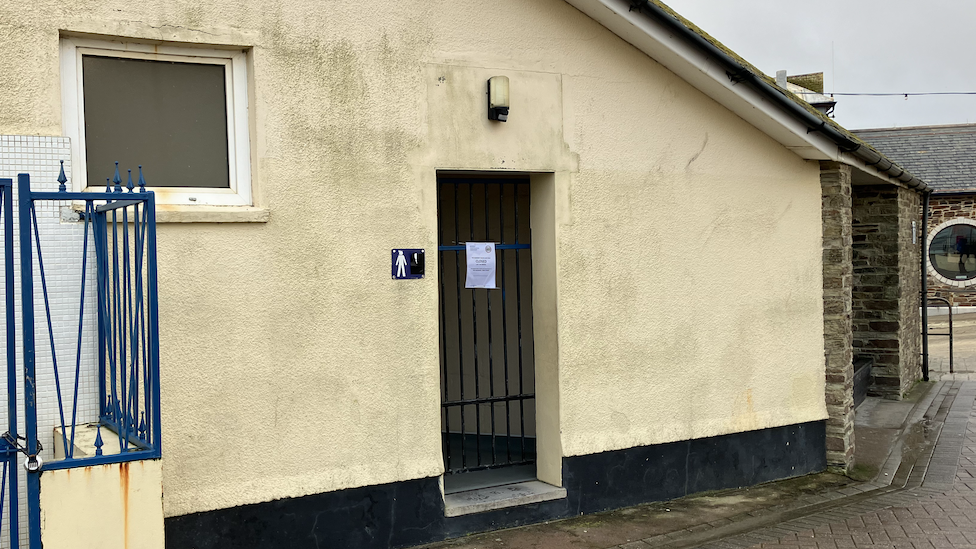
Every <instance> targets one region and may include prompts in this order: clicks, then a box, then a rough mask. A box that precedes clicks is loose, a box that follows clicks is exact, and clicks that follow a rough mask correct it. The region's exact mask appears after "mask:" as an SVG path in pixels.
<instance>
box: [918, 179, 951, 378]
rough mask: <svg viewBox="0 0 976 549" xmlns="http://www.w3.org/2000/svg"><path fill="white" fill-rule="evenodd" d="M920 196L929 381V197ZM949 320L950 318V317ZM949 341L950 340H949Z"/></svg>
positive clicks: (924, 348) (925, 369)
mask: <svg viewBox="0 0 976 549" xmlns="http://www.w3.org/2000/svg"><path fill="white" fill-rule="evenodd" d="M931 195H932V193H923V194H922V230H921V231H919V233H920V234H921V239H922V262H921V263H922V379H923V380H924V381H928V380H929V277H928V260H929V258H928V242H929V196H931ZM950 314H951V311H950ZM949 318H952V317H951V316H950V317H949ZM950 341H951V340H950Z"/></svg>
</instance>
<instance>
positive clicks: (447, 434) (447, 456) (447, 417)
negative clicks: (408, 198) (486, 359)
mask: <svg viewBox="0 0 976 549" xmlns="http://www.w3.org/2000/svg"><path fill="white" fill-rule="evenodd" d="M443 188H444V186H443V185H441V184H438V185H437V209H438V215H437V239H438V243H439V242H440V240H441V239H442V238H443V237H444V223H443V221H444V220H443V219H442V218H441V214H442V208H441V200H442V198H443V193H442V190H443ZM438 247H439V246H438ZM445 253H446V252H441V251H438V252H437V271H438V278H439V280H440V291H441V295H440V307H441V362H442V363H443V365H442V366H443V370H444V397H443V398H444V400H443V402H447V401H448V400H450V394H449V391H448V379H449V377H448V370H447V362H448V361H447V304H446V302H445V301H444V293H445V286H446V282H445V281H444V254H445ZM455 253H456V252H455ZM460 329H461V326H460V325H459V326H458V330H460ZM441 414H443V415H444V469H445V470H446V471H450V469H451V409H450V408H447V407H443V406H442V407H441Z"/></svg>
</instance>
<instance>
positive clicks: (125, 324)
mask: <svg viewBox="0 0 976 549" xmlns="http://www.w3.org/2000/svg"><path fill="white" fill-rule="evenodd" d="M129 261H130V257H129V208H128V207H124V208H122V317H121V320H120V323H119V342H120V344H121V346H122V354H121V357H122V361H121V362H120V363H119V366H120V367H121V368H122V380H123V381H122V405H123V406H124V407H125V408H123V410H122V421H121V422H120V426H122V431H124V433H125V436H124V437H123V439H124V442H125V445H124V446H122V450H123V451H125V450H126V449H127V448H128V446H129V435H130V434H131V431H132V417H131V415H130V414H131V412H132V372H131V371H130V369H131V368H132V364H131V361H130V353H131V351H132V346H131V345H130V343H131V341H130V339H131V337H132V285H131V284H130V283H129V275H130V269H129Z"/></svg>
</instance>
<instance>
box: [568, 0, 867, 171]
mask: <svg viewBox="0 0 976 549" xmlns="http://www.w3.org/2000/svg"><path fill="white" fill-rule="evenodd" d="M566 1H567V2H568V3H569V4H571V5H573V6H574V7H576V8H577V9H578V10H580V11H582V12H583V13H585V14H587V15H588V16H590V17H591V18H593V19H594V20H596V21H597V22H599V23H600V24H602V25H603V26H604V27H606V28H607V29H609V30H610V31H611V32H613V33H614V34H616V35H617V36H619V37H620V38H622V39H623V40H626V41H627V42H629V43H630V44H632V45H633V46H634V47H636V48H637V49H639V50H641V51H643V52H644V53H646V54H647V55H648V56H650V57H651V58H652V59H654V60H655V61H657V62H658V63H660V64H661V65H663V66H665V67H667V68H668V70H670V71H671V72H673V73H675V74H676V75H678V76H679V77H681V78H682V79H684V80H685V81H687V82H688V83H689V84H691V85H692V86H694V87H695V88H697V89H698V90H700V91H701V92H702V93H704V94H705V95H708V96H709V97H711V98H712V99H714V100H715V101H717V102H718V103H720V104H721V105H723V106H724V107H726V108H727V109H729V110H731V111H732V112H734V113H735V114H737V115H739V117H741V118H742V119H743V120H745V121H746V122H748V123H750V124H752V125H753V126H755V127H756V128H758V129H759V130H760V131H762V132H763V133H765V134H766V135H768V136H770V137H771V138H773V139H774V140H776V141H777V142H779V143H780V144H782V145H783V146H784V147H786V148H788V149H790V150H791V151H793V152H794V153H796V154H797V155H798V156H800V157H801V158H805V159H807V160H842V158H841V157H842V154H841V152H840V150H839V149H838V147H837V144H836V143H834V142H833V141H831V140H830V139H827V138H826V137H824V136H823V135H821V134H820V133H817V132H812V133H808V130H809V128H808V127H807V125H806V124H802V123H800V122H799V121H797V120H796V118H794V117H793V116H791V115H790V114H788V113H787V112H786V111H784V110H783V109H782V108H780V107H778V106H777V105H775V104H774V103H773V102H771V101H770V100H768V99H766V98H765V97H763V96H762V95H761V94H759V93H758V92H757V91H756V90H754V89H753V88H752V87H750V86H748V85H746V84H735V83H733V82H732V81H731V80H730V79H729V77H728V75H727V74H726V68H725V66H724V65H722V64H721V63H719V62H718V61H717V60H715V59H713V58H711V57H709V56H708V54H706V53H705V52H702V51H700V50H699V49H697V48H696V47H694V46H692V45H691V44H689V43H688V42H687V41H686V40H685V39H683V38H681V37H678V36H676V35H675V34H674V32H673V31H671V29H669V28H668V27H666V26H665V25H663V24H661V23H659V22H658V21H656V20H654V19H652V18H650V17H647V16H646V15H644V14H641V13H638V11H637V10H634V11H630V6H631V4H630V2H629V1H628V0H566ZM843 156H845V157H846V156H847V155H843ZM843 160H849V158H844V159H843Z"/></svg>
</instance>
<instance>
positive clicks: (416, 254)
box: [391, 248, 424, 280]
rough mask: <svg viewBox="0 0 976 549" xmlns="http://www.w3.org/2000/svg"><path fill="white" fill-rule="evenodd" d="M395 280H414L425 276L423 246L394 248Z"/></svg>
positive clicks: (393, 269) (393, 268) (392, 255)
mask: <svg viewBox="0 0 976 549" xmlns="http://www.w3.org/2000/svg"><path fill="white" fill-rule="evenodd" d="M391 259H392V271H393V279H394V280H413V279H417V278H423V277H424V250H423V248H395V249H393V250H392V254H391Z"/></svg>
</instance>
